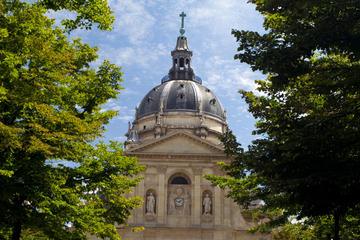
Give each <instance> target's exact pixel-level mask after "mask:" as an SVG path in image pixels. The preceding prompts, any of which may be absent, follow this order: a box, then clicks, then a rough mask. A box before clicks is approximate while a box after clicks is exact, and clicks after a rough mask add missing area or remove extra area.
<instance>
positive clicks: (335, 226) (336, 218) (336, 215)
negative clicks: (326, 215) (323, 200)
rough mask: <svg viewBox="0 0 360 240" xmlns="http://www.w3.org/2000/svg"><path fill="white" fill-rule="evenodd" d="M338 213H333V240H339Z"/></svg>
mask: <svg viewBox="0 0 360 240" xmlns="http://www.w3.org/2000/svg"><path fill="white" fill-rule="evenodd" d="M339 218H340V215H339V212H338V211H335V213H334V235H335V236H334V240H340V236H339V231H340V224H339Z"/></svg>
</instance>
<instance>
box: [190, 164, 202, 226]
mask: <svg viewBox="0 0 360 240" xmlns="http://www.w3.org/2000/svg"><path fill="white" fill-rule="evenodd" d="M193 171H194V179H195V180H194V198H193V206H194V208H193V209H194V210H193V212H192V223H193V224H194V225H200V219H201V214H202V203H201V202H202V199H201V174H202V168H194V169H193Z"/></svg>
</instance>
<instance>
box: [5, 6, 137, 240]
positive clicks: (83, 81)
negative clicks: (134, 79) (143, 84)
mask: <svg viewBox="0 0 360 240" xmlns="http://www.w3.org/2000/svg"><path fill="white" fill-rule="evenodd" d="M100 3H101V4H104V3H106V2H105V1H89V2H88V1H75V2H74V1H41V2H36V3H33V4H29V3H22V2H20V1H1V2H0V12H1V14H0V113H1V114H0V185H1V187H0V212H1V214H0V231H1V233H4V235H5V233H6V232H9V231H10V233H11V234H12V236H11V238H12V239H19V238H20V233H21V230H22V229H24V231H25V232H24V234H25V233H26V231H27V229H30V230H31V232H32V233H37V232H39V234H45V235H46V236H48V237H49V238H51V239H87V237H86V235H85V233H89V234H94V235H97V236H98V237H100V238H105V237H109V238H110V239H118V238H119V236H118V234H117V231H116V228H115V225H114V224H115V223H118V224H123V223H124V221H125V220H126V218H127V217H128V216H129V215H130V210H131V209H133V208H135V207H136V206H138V205H139V204H140V199H139V198H136V197H135V198H124V197H123V194H125V193H128V192H130V189H131V188H132V187H134V186H135V185H136V183H137V182H138V181H139V178H135V177H134V176H135V175H136V174H137V173H139V172H140V171H141V170H142V169H143V168H142V167H140V166H138V165H137V162H136V159H135V158H129V157H126V156H124V153H123V150H122V146H121V145H119V144H118V143H116V142H111V143H110V145H105V144H104V143H101V142H100V143H98V144H96V145H94V140H95V139H96V138H97V137H101V136H102V134H103V132H104V131H105V129H104V124H107V123H108V122H109V120H110V119H111V118H112V117H113V116H115V115H116V112H114V111H103V110H102V109H101V107H100V106H101V105H102V104H104V103H106V102H107V101H108V100H109V99H112V98H116V96H117V94H118V93H119V90H120V89H121V86H120V82H121V81H122V79H121V75H122V73H121V72H120V68H119V67H117V66H115V65H113V64H111V63H110V62H109V61H107V60H105V61H104V62H103V63H102V64H101V65H100V66H99V67H98V69H97V70H95V69H92V68H90V63H91V62H93V61H95V60H96V59H97V57H98V56H97V54H96V51H97V48H96V47H90V46H89V45H88V44H83V43H81V41H80V39H75V40H73V41H72V42H69V41H67V36H66V35H65V34H64V30H61V29H59V28H53V23H54V21H53V20H51V19H49V18H48V17H45V16H44V14H45V11H46V9H44V5H45V6H46V7H49V8H52V9H55V10H57V9H61V8H68V9H70V10H79V9H81V11H80V10H79V11H80V13H79V14H80V18H81V19H83V20H84V19H87V20H86V21H89V22H96V21H98V22H103V24H105V25H106V24H107V23H108V20H106V14H103V15H102V17H104V19H102V20H100V18H102V17H100V16H93V15H92V14H96V13H97V11H100V12H101V11H103V10H104V11H105V10H106V9H103V10H100V9H98V10H97V11H95V12H93V10H91V9H92V8H97V7H100V6H101V4H100ZM74 4H75V5H74ZM93 4H95V5H93ZM97 4H100V5H97ZM84 5H86V6H89V8H83V6H84ZM90 6H91V7H90ZM89 14H90V15H91V16H90V15H89ZM79 21H80V20H79ZM84 21H85V20H84ZM83 23H84V22H83V21H82V20H81V21H80V22H76V24H75V25H72V27H75V26H79V25H82V24H83ZM84 24H85V23H84ZM100 24H101V23H100ZM86 26H88V25H86ZM69 226H73V228H71V229H69ZM4 237H10V236H4Z"/></svg>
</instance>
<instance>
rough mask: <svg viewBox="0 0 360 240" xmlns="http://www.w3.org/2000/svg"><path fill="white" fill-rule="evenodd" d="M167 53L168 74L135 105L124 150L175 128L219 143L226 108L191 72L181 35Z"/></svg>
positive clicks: (186, 47)
mask: <svg viewBox="0 0 360 240" xmlns="http://www.w3.org/2000/svg"><path fill="white" fill-rule="evenodd" d="M171 56H172V67H171V68H170V70H169V73H168V75H166V76H165V77H163V78H162V79H161V84H160V85H158V86H156V87H154V88H152V89H151V90H150V91H149V92H148V93H147V94H146V95H145V97H144V98H143V99H142V100H141V102H140V104H139V106H138V107H137V108H136V112H135V120H134V121H133V122H132V124H131V123H129V128H128V132H127V134H126V136H127V137H128V138H127V140H126V142H125V146H126V149H128V150H129V149H131V148H132V147H134V146H137V145H138V144H144V143H147V142H151V141H153V140H154V139H157V138H161V137H165V136H167V135H169V134H170V135H171V134H172V133H176V132H184V133H188V134H192V135H195V136H197V137H200V138H202V139H204V140H206V141H208V142H210V143H213V144H221V143H220V140H219V138H218V136H219V135H221V134H222V133H224V132H225V131H226V130H227V122H226V112H225V111H224V109H223V107H222V105H221V103H220V101H219V99H218V98H217V97H216V96H215V94H214V93H213V92H212V91H211V90H210V89H208V88H206V87H204V86H203V85H202V80H201V79H200V78H199V77H198V76H196V75H195V73H194V70H193V69H192V67H191V57H192V52H191V51H190V50H189V47H188V44H187V38H186V37H185V36H179V37H178V39H177V43H176V47H175V49H174V50H173V51H171Z"/></svg>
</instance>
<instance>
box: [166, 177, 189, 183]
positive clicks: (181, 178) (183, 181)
mask: <svg viewBox="0 0 360 240" xmlns="http://www.w3.org/2000/svg"><path fill="white" fill-rule="evenodd" d="M170 184H189V183H188V181H187V180H186V179H185V178H184V177H175V178H173V180H171V182H170Z"/></svg>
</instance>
